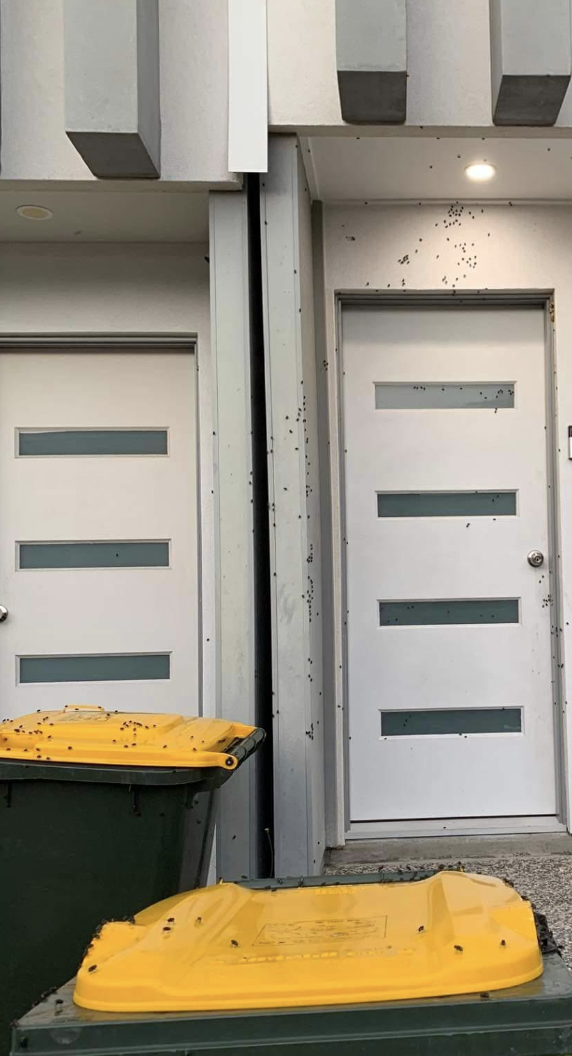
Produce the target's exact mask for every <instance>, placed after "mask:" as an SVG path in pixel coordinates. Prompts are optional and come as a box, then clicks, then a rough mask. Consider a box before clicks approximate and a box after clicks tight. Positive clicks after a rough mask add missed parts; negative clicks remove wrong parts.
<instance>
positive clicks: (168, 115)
mask: <svg viewBox="0 0 572 1056" xmlns="http://www.w3.org/2000/svg"><path fill="white" fill-rule="evenodd" d="M0 24H1V40H0V71H1V85H2V171H1V176H0V179H2V180H95V177H94V176H93V175H92V173H91V172H90V170H89V169H88V168H87V165H86V164H85V163H84V161H83V160H82V158H81V157H80V155H79V154H78V153H77V151H76V150H75V148H74V147H73V146H72V144H71V143H70V141H69V139H68V138H67V136H66V134H65V122H64V66H63V62H64V46H63V0H0ZM159 39H160V64H161V126H162V129H161V131H162V135H161V140H162V143H161V181H174V180H177V181H191V182H194V183H197V182H198V183H207V184H213V183H219V184H221V185H224V184H228V183H230V184H231V185H232V184H234V183H236V182H238V177H237V176H236V175H235V174H231V173H229V171H228V163H227V153H228V143H227V123H228V72H227V62H228V40H227V0H192V2H190V0H163V2H161V3H160V4H159Z"/></svg>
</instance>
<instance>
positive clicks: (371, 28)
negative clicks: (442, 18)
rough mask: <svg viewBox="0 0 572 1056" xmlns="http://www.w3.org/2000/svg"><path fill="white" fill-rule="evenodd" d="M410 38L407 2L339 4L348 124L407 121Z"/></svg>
mask: <svg viewBox="0 0 572 1056" xmlns="http://www.w3.org/2000/svg"><path fill="white" fill-rule="evenodd" d="M406 34H407V19H406V3H405V0H336V63H337V70H338V88H339V94H340V105H341V110H342V116H343V118H344V121H350V122H354V123H355V124H400V123H402V122H403V121H405V116H406V102H407V39H406Z"/></svg>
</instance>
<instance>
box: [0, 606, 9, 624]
mask: <svg viewBox="0 0 572 1056" xmlns="http://www.w3.org/2000/svg"><path fill="white" fill-rule="evenodd" d="M7 619H8V609H7V608H6V606H5V605H0V623H4V620H7Z"/></svg>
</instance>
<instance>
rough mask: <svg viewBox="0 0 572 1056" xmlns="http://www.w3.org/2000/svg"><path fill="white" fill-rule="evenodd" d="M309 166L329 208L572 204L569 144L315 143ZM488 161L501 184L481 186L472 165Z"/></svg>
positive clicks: (445, 141)
mask: <svg viewBox="0 0 572 1056" xmlns="http://www.w3.org/2000/svg"><path fill="white" fill-rule="evenodd" d="M308 149H309V150H310V152H311V153H310V154H307V153H306V154H305V159H306V160H308V159H311V163H312V166H313V172H314V174H315V181H316V189H315V197H317V198H320V199H321V200H322V201H334V202H342V201H347V200H349V201H351V202H353V203H360V202H361V203H363V202H364V201H367V202H369V203H371V202H373V201H376V200H377V201H380V200H386V199H389V200H391V201H399V200H401V199H404V200H409V201H413V202H418V201H419V200H423V201H427V200H428V199H429V200H440V201H446V202H447V203H448V202H451V201H453V202H454V201H457V200H462V199H466V198H476V199H478V200H479V201H483V200H493V201H495V200H496V201H499V200H501V201H502V200H505V201H506V200H510V201H518V200H519V199H525V200H528V201H531V200H534V199H540V200H542V201H548V200H552V199H556V200H557V199H562V200H564V201H570V199H571V197H572V149H571V146H570V142H569V140H567V139H556V138H554V136H552V137H551V138H548V139H523V138H521V137H519V138H518V139H493V138H488V137H487V139H486V140H483V139H482V138H481V137H478V138H474V137H470V138H468V137H467V138H462V137H460V136H456V137H454V138H452V139H449V138H445V137H439V138H437V137H436V136H431V137H428V138H420V137H414V138H411V137H410V138H408V139H403V138H402V139H399V138H393V139H391V138H387V137H383V138H374V137H368V136H360V138H355V137H354V138H348V137H342V136H335V137H326V136H312V137H311V138H310V140H309V142H308V143H307V146H306V151H308ZM479 161H488V162H490V164H491V165H494V166H495V168H496V173H495V175H494V177H493V178H492V179H491V180H489V181H487V182H483V183H474V182H472V181H471V180H469V179H468V177H467V176H466V174H465V169H466V167H467V165H471V164H472V163H473V162H479Z"/></svg>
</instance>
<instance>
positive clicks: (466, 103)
mask: <svg viewBox="0 0 572 1056" xmlns="http://www.w3.org/2000/svg"><path fill="white" fill-rule="evenodd" d="M268 71H269V97H270V126H271V127H272V128H273V129H274V130H278V129H280V128H295V129H297V130H299V131H300V132H310V131H317V126H325V127H326V128H330V129H338V130H339V129H341V128H344V127H345V128H348V126H347V125H346V126H345V125H344V123H343V121H342V116H341V111H340V101H339V96H338V86H337V76H336V33H335V0H288V3H284V0H268ZM407 71H408V79H407V124H408V125H414V126H419V125H423V126H434V127H435V126H436V127H443V126H452V127H455V126H459V127H462V126H472V127H475V128H478V127H487V126H490V127H492V115H491V69H490V34H489V0H407ZM558 124H559V125H562V126H564V127H569V126H571V125H572V90H569V91H568V94H567V96H566V99H565V101H564V105H563V107H562V111H561V113H560V117H559V120H558ZM350 127H351V126H350ZM362 134H365V133H362ZM394 134H395V133H394ZM497 134H499V132H498V130H497ZM500 134H503V133H502V132H500Z"/></svg>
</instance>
